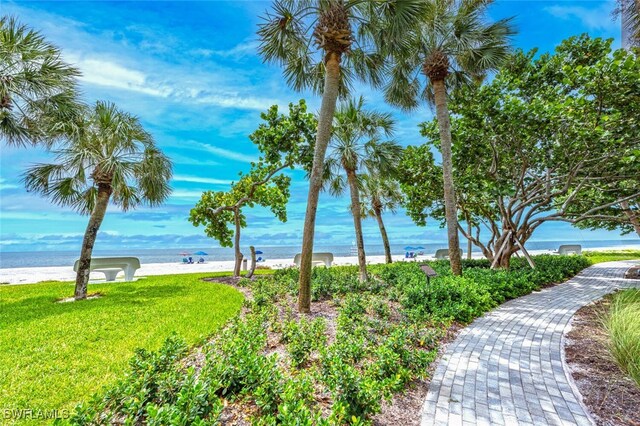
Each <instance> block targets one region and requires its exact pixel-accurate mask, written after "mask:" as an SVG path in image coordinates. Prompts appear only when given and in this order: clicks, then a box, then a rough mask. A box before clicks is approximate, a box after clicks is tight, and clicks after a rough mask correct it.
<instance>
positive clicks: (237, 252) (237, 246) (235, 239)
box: [233, 209, 243, 277]
mask: <svg viewBox="0 0 640 426" xmlns="http://www.w3.org/2000/svg"><path fill="white" fill-rule="evenodd" d="M233 220H234V222H235V225H236V234H235V235H234V236H233V248H234V250H235V255H236V264H235V266H234V268H233V276H234V277H239V276H240V267H241V266H242V257H243V256H242V253H240V211H239V210H238V209H235V210H234V211H233Z"/></svg>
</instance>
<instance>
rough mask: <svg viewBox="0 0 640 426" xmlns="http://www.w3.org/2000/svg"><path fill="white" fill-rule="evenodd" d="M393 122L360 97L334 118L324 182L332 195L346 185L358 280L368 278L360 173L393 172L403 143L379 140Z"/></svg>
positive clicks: (340, 109)
mask: <svg viewBox="0 0 640 426" xmlns="http://www.w3.org/2000/svg"><path fill="white" fill-rule="evenodd" d="M393 126H394V122H393V119H392V118H391V115H390V114H386V113H380V112H377V111H371V110H365V109H364V99H363V98H362V97H360V98H359V99H350V100H349V101H347V102H344V103H342V104H341V105H340V107H339V108H338V110H337V111H336V114H335V118H334V120H333V134H332V138H331V142H330V147H329V149H330V153H329V155H328V158H327V161H326V164H325V185H326V187H327V188H328V189H329V191H330V192H331V194H332V195H335V196H338V195H341V194H343V193H344V191H345V189H346V187H347V186H348V187H349V195H350V196H351V214H352V215H353V225H354V228H355V233H356V245H357V247H358V266H359V269H360V277H359V278H360V280H361V281H365V280H366V279H367V258H366V254H365V251H364V239H363V236H362V213H361V206H360V188H359V186H360V183H359V176H362V175H364V174H391V173H395V171H396V168H397V166H398V163H399V162H400V157H401V156H402V147H401V146H400V145H398V144H397V143H396V142H392V141H380V137H381V136H383V135H384V136H387V137H388V136H391V134H392V132H393ZM345 176H346V182H345Z"/></svg>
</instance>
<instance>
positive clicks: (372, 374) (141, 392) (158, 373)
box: [73, 255, 640, 426]
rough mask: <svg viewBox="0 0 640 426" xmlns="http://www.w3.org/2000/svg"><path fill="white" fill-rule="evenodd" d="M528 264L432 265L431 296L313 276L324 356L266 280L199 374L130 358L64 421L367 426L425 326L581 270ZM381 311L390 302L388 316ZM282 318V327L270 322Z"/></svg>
mask: <svg viewBox="0 0 640 426" xmlns="http://www.w3.org/2000/svg"><path fill="white" fill-rule="evenodd" d="M534 260H535V262H536V268H535V269H531V268H530V267H529V266H528V265H527V263H526V262H525V260H524V259H518V258H515V259H513V261H512V264H511V268H510V270H508V271H507V270H491V269H489V266H490V265H489V262H488V261H486V260H465V261H463V264H464V272H463V276H462V277H459V276H453V275H452V274H451V272H450V269H449V262H448V261H437V262H430V263H429V264H430V265H431V267H433V268H434V270H436V272H437V273H438V276H437V277H435V278H432V279H431V280H430V285H427V282H426V277H425V275H424V273H423V272H422V270H421V269H420V264H419V263H416V262H397V263H394V264H390V265H372V266H371V267H370V268H369V271H370V274H371V278H370V279H369V280H368V281H367V282H364V283H361V282H359V280H358V269H357V267H333V268H314V269H313V273H312V297H313V300H321V299H333V300H334V302H335V303H336V304H337V305H338V307H339V308H338V315H337V318H336V324H335V326H336V337H335V340H334V341H333V343H332V344H331V345H329V346H327V335H326V334H327V332H326V328H327V326H326V323H325V321H324V320H323V319H322V318H318V319H315V320H311V319H309V318H306V317H302V318H301V319H300V320H294V319H292V315H291V313H290V311H287V310H288V309H289V307H288V306H286V305H285V304H283V303H282V300H283V299H287V300H288V297H287V298H284V297H283V296H286V295H295V294H296V292H297V288H298V275H299V271H298V270H297V269H293V268H290V269H283V270H278V271H275V273H274V274H273V278H260V279H257V280H255V281H248V280H243V281H242V284H243V285H246V286H249V287H250V288H251V290H252V294H253V300H252V301H251V302H250V303H249V304H248V307H249V308H250V312H249V313H248V314H246V315H245V317H244V318H243V319H236V320H235V321H233V322H232V323H231V324H229V325H228V326H227V327H226V328H225V329H224V330H223V331H222V332H221V333H220V334H219V335H218V337H217V338H216V339H215V340H214V341H213V342H212V343H211V344H208V345H206V346H205V361H204V364H203V366H202V370H201V371H200V372H199V374H196V372H195V371H194V370H193V369H188V368H185V367H182V366H181V363H180V360H181V359H182V358H183V357H184V356H185V354H186V346H185V345H184V343H183V342H180V341H179V340H177V339H170V340H167V342H166V343H165V345H164V346H163V348H162V349H161V350H160V351H159V352H157V353H151V352H146V351H139V352H138V354H137V356H136V357H135V358H134V359H133V360H132V362H131V372H130V373H129V375H128V376H127V377H126V378H125V379H123V380H122V381H121V382H120V383H119V384H118V385H117V386H116V387H114V388H112V389H111V390H109V391H107V392H106V393H105V396H103V397H101V398H100V397H96V398H94V399H93V400H92V401H91V402H90V403H89V404H87V405H83V406H80V407H78V409H77V411H76V413H75V415H74V418H73V421H74V422H75V424H109V423H111V422H112V420H116V419H117V420H121V419H124V420H125V421H126V422H128V423H129V424H135V423H147V424H152V425H164V424H167V425H183V424H184V425H187V424H194V425H201V424H216V422H217V421H218V419H219V417H220V413H221V412H222V409H223V408H222V407H223V405H222V403H221V399H222V398H224V399H227V400H236V401H241V403H247V404H255V405H256V406H257V407H258V408H259V411H258V412H257V413H256V418H255V419H253V421H254V424H257V425H309V426H311V425H318V426H328V425H336V424H340V425H347V424H350V425H369V424H371V420H370V419H371V417H372V416H373V415H374V414H376V413H378V412H379V411H380V409H381V401H382V400H383V399H384V398H389V397H390V396H391V395H392V394H393V393H395V392H399V391H402V390H403V389H404V388H405V386H406V385H407V383H408V382H410V381H411V380H414V379H415V378H418V377H422V376H424V375H425V374H426V372H427V371H428V366H429V364H430V363H431V362H432V361H433V360H434V359H435V355H436V351H437V346H438V342H439V341H440V340H441V339H442V337H443V336H444V333H445V328H444V327H441V328H434V327H430V326H429V325H430V324H441V323H445V324H446V323H448V322H449V321H452V320H454V321H459V322H463V323H466V322H470V321H472V320H473V319H474V318H476V317H478V316H480V315H482V314H483V313H485V312H487V311H488V310H490V309H492V308H493V307H495V306H496V305H498V304H500V303H502V302H504V301H505V300H508V299H512V298H515V297H519V296H522V295H525V294H528V293H530V292H531V291H534V290H536V289H539V288H540V287H542V286H544V285H547V284H550V283H554V282H560V281H562V280H564V279H566V278H568V277H570V276H572V275H574V274H575V273H577V272H578V271H580V270H581V269H583V268H584V267H586V266H588V265H589V263H590V262H589V260H588V259H587V258H585V257H583V256H548V255H547V256H536V257H535V258H534ZM389 301H393V302H398V304H394V306H393V310H392V308H391V304H390V303H389ZM621 303H622V302H621ZM627 305H628V304H626V305H625V306H627ZM625 309H627V308H625ZM287 312H289V313H287ZM620 312H624V313H625V315H624V317H625V318H626V320H625V322H622V323H623V324H626V323H627V322H628V321H630V320H629V318H630V317H632V316H634V315H635V317H634V318H638V317H640V309H639V310H638V311H634V312H633V313H631V314H626V312H627V311H626V310H623V309H620ZM629 312H631V311H629ZM283 313H284V317H285V320H281V319H280V318H281V316H282V314H283ZM286 318H288V319H286ZM612 318H613V315H612ZM616 318H617V317H616ZM611 324H614V322H613V320H612V322H611ZM614 329H615V330H616V332H617V330H623V331H624V333H622V334H616V336H618V335H621V336H623V337H617V338H616V339H617V340H616V341H617V342H620V344H617V345H616V349H615V350H617V351H619V352H620V353H624V354H626V355H624V356H625V357H626V358H630V357H635V358H634V359H640V355H639V354H638V352H633V351H635V350H638V349H633V348H635V347H634V346H633V345H630V344H628V343H627V342H629V341H631V340H630V339H629V338H628V336H629V335H630V334H629V332H628V329H627V328H624V327H622V326H620V325H618V323H617V322H615V324H614V325H612V333H613V330H614ZM268 330H269V332H270V333H274V332H275V333H279V334H280V339H281V342H282V343H284V344H285V345H286V350H287V354H288V359H289V360H290V362H291V365H292V366H293V367H295V368H293V369H290V371H288V370H287V369H285V368H283V367H282V365H283V364H282V363H279V362H278V355H276V354H272V355H269V356H267V355H265V353H268V352H267V331H268ZM639 339H640V338H639ZM612 340H613V339H612ZM622 342H624V344H622ZM638 345H639V346H640V344H638ZM630 346H631V347H632V349H628V348H629V347H630ZM612 350H613V349H612ZM630 350H631V351H632V352H631V353H632V355H629V353H630V352H629V351H630ZM314 353H317V354H319V357H318V359H316V357H314V356H313V354H314ZM633 354H635V355H633ZM284 365H286V363H285V364H284ZM626 368H628V369H629V371H637V369H638V368H639V367H637V366H636V367H633V366H629V367H626ZM634 368H635V369H636V370H634ZM633 374H636V373H633ZM318 389H325V390H326V391H327V392H328V393H330V394H331V398H332V400H331V404H332V405H331V407H330V409H331V412H330V414H329V416H328V417H323V412H326V409H324V408H323V407H321V406H317V405H316V402H315V400H314V394H315V392H317V390H318ZM323 410H325V411H323Z"/></svg>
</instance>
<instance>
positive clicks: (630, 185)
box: [403, 35, 640, 266]
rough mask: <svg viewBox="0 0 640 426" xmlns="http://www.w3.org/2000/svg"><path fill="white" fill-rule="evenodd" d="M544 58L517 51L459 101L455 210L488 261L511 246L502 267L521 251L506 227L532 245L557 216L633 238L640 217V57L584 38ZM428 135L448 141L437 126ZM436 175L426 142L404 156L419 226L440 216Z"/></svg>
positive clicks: (455, 108) (428, 127) (429, 126)
mask: <svg viewBox="0 0 640 426" xmlns="http://www.w3.org/2000/svg"><path fill="white" fill-rule="evenodd" d="M535 55H536V52H535V51H532V52H528V53H525V52H518V53H516V54H515V55H513V57H512V58H511V60H510V61H509V65H508V66H506V67H504V68H503V69H502V70H501V71H500V73H498V75H496V77H495V78H494V80H493V81H492V82H491V83H488V84H484V85H482V86H479V87H476V88H471V89H462V90H459V91H457V92H456V93H455V94H454V95H453V96H452V101H451V103H450V106H451V110H452V112H453V113H454V114H456V118H455V119H454V120H453V121H452V136H453V158H454V162H453V163H454V166H455V173H454V176H455V180H456V186H457V187H458V188H460V190H459V197H458V200H457V206H458V211H459V214H460V216H461V218H462V219H464V220H465V221H467V222H470V223H471V224H472V225H473V227H474V231H473V232H469V231H468V230H467V229H463V228H462V227H459V230H460V232H462V233H463V234H464V235H465V236H466V237H467V238H469V239H471V240H472V241H473V243H474V244H476V245H477V246H478V247H480V248H481V249H482V251H483V253H484V254H485V256H486V257H488V258H489V259H492V258H493V256H494V254H495V252H496V251H497V249H498V248H499V247H501V246H502V244H503V243H505V244H506V245H507V247H508V250H507V254H506V258H505V259H504V263H503V262H501V264H502V265H503V266H508V258H509V257H510V255H511V254H512V253H513V252H515V251H516V250H517V246H515V245H514V244H513V241H506V240H509V237H508V231H509V230H511V231H513V232H514V233H515V235H516V236H517V237H518V239H519V240H520V241H521V242H523V243H524V242H525V241H526V240H528V239H529V238H530V237H531V235H532V234H533V232H534V231H535V230H536V229H537V228H538V227H539V226H540V225H542V224H543V223H546V222H550V221H564V222H569V223H574V224H580V223H583V224H584V225H585V226H594V225H595V226H603V224H605V223H609V224H610V226H612V227H618V226H621V227H622V228H623V230H626V231H630V230H631V229H632V228H631V226H632V225H633V220H634V218H635V220H636V221H637V219H638V200H639V199H640V191H639V189H638V188H640V182H639V181H638V179H639V175H638V173H637V171H638V169H639V166H640V164H639V162H638V161H639V160H638V158H639V157H638V156H637V155H636V154H635V153H636V152H637V151H638V148H639V147H640V141H639V139H638V115H637V111H638V110H640V103H639V102H640V81H639V80H638V77H637V76H638V75H640V57H638V54H637V53H633V52H627V51H625V50H622V49H620V50H617V51H615V52H612V51H611V40H602V39H592V38H589V37H588V36H586V35H584V36H581V37H573V38H571V39H568V40H566V41H565V42H563V43H562V44H561V45H560V46H558V48H557V49H556V52H555V54H553V55H551V54H545V55H541V56H539V57H535ZM422 133H423V135H424V136H426V137H427V138H428V139H429V143H430V144H431V145H435V146H436V147H438V146H439V144H440V138H439V136H440V135H439V132H438V127H437V123H435V122H430V123H425V124H424V125H423V126H422ZM438 168H439V166H437V165H435V163H434V159H433V156H432V155H431V152H430V150H429V149H428V148H427V147H420V148H411V149H408V150H407V153H406V154H405V158H404V164H403V169H404V170H406V171H407V174H406V176H412V179H411V182H409V181H407V182H404V185H403V189H404V191H405V192H406V194H407V196H408V199H409V200H408V212H409V214H410V215H411V216H412V218H413V219H414V220H415V221H416V222H417V223H419V224H423V223H424V220H425V218H426V216H427V215H432V216H434V217H437V218H438V219H441V220H442V219H443V216H444V215H443V206H442V201H441V199H442V196H441V194H440V191H439V188H438V186H439V183H437V182H438V181H437V179H436V177H435V174H437V173H435V172H434V170H435V169H438ZM416 182H417V183H416ZM625 206H626V207H625ZM481 230H482V231H483V232H485V231H488V232H489V237H488V238H482V239H481V238H480V232H481ZM505 241H506V242H505Z"/></svg>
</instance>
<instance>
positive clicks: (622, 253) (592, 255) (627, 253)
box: [582, 250, 640, 263]
mask: <svg viewBox="0 0 640 426" xmlns="http://www.w3.org/2000/svg"><path fill="white" fill-rule="evenodd" d="M582 254H583V255H585V256H586V257H587V258H589V260H590V261H591V262H592V263H602V262H611V261H614V260H633V259H640V250H612V251H586V252H583V253H582Z"/></svg>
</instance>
